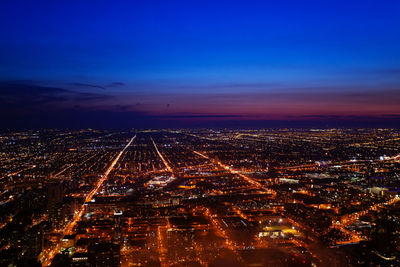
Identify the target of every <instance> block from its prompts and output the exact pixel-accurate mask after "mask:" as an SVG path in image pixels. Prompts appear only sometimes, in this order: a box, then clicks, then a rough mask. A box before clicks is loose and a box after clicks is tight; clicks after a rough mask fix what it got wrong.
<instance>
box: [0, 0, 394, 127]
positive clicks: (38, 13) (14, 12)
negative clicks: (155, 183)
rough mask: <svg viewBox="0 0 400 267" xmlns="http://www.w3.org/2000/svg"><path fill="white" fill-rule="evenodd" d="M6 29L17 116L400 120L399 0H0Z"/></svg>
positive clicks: (9, 105)
mask: <svg viewBox="0 0 400 267" xmlns="http://www.w3.org/2000/svg"><path fill="white" fill-rule="evenodd" d="M0 27H1V29H0V83H1V84H0V88H1V91H0V94H1V95H0V101H2V102H4V103H2V104H3V105H2V106H3V107H2V109H3V111H4V112H7V113H8V114H11V115H9V120H10V121H17V122H18V121H20V120H21V118H23V117H26V116H27V114H31V118H30V120H32V121H34V119H36V120H37V119H38V118H41V116H43V113H45V112H53V113H57V112H59V113H60V114H73V113H74V112H75V113H78V114H89V113H90V114H92V115H91V116H92V117H91V118H92V119H91V120H93V117H94V118H96V116H95V115H93V114H97V113H99V114H100V113H101V114H108V116H110V117H118V118H119V120H120V121H126V120H130V119H132V124H135V123H138V124H140V123H139V122H141V121H143V120H154V123H155V124H156V122H155V121H157V122H158V121H160V120H162V121H164V122H165V120H167V121H168V122H171V121H177V120H178V121H180V122H182V121H185V120H187V118H188V117H189V118H191V119H190V120H191V121H192V120H198V121H203V122H204V121H210V120H218V121H224V120H228V119H229V120H233V121H239V120H241V121H244V120H251V121H254V120H257V121H259V120H281V119H285V120H286V119H290V120H292V119H295V120H297V119H300V120H304V118H306V119H307V120H308V119H310V118H313V119H315V118H319V119H320V118H326V117H329V118H332V117H333V118H335V120H336V119H339V120H340V119H343V118H349V117H351V118H355V117H357V118H358V117H360V116H361V117H363V118H367V117H373V118H382V117H384V118H385V119H387V118H388V117H390V118H397V116H400V105H399V104H398V103H400V49H399V47H400V1H369V0H364V1H1V3H0ZM32 114H34V115H32ZM13 116H15V118H14V117H13ZM82 117H84V116H83V115H82ZM11 118H12V119H11ZM43 118H44V117H43ZM65 120H67V121H70V122H71V119H70V116H69V115H68V116H67V115H66V116H65ZM33 124H34V123H33ZM66 124H69V123H68V122H66ZM71 124H73V123H72V122H71ZM125 124H127V125H130V124H129V123H125ZM49 125H50V126H51V123H50V124H49ZM134 126H135V125H132V127H134ZM155 126H156V125H155Z"/></svg>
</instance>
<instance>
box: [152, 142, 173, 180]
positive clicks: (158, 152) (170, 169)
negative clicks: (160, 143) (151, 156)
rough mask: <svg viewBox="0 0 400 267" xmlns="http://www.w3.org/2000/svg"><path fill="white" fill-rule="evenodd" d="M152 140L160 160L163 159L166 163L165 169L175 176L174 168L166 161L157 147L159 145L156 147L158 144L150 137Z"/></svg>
mask: <svg viewBox="0 0 400 267" xmlns="http://www.w3.org/2000/svg"><path fill="white" fill-rule="evenodd" d="M150 138H151V141H152V142H153V145H154V148H155V149H156V151H157V154H158V155H159V156H160V158H161V160H162V162H163V163H164V165H165V167H166V168H167V170H168V171H169V172H170V173H171V174H173V172H174V171H173V170H172V168H171V167H170V166H169V164H168V162H167V161H166V160H165V158H164V156H163V155H162V154H161V153H160V151H159V150H158V147H157V145H156V142H154V140H153V138H152V137H150Z"/></svg>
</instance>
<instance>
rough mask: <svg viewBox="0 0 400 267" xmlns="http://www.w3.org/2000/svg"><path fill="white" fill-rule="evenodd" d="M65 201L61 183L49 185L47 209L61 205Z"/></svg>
mask: <svg viewBox="0 0 400 267" xmlns="http://www.w3.org/2000/svg"><path fill="white" fill-rule="evenodd" d="M62 200H63V186H62V184H61V183H50V184H48V185H47V208H51V207H53V206H54V205H55V204H58V203H61V202H62Z"/></svg>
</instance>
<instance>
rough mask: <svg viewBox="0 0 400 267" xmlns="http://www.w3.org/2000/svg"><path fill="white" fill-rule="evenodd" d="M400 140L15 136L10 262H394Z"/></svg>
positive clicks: (216, 134)
mask: <svg viewBox="0 0 400 267" xmlns="http://www.w3.org/2000/svg"><path fill="white" fill-rule="evenodd" d="M399 143H400V131H398V130H389V129H376V130H371V129H356V130H354V129H324V130H322V129H312V130H301V129H265V130H228V129H225V130H224V129H221V130H210V129H198V130H183V129H182V130H171V129H165V130H129V131H106V130H102V131H100V130H91V129H88V130H80V131H64V130H63V131H61V130H42V131H25V132H8V133H4V134H2V135H1V144H0V146H1V151H2V153H1V166H0V171H1V226H0V227H1V228H0V233H1V237H2V238H1V252H0V255H1V258H0V263H1V265H2V266H9V265H10V264H11V265H18V264H21V263H24V264H26V263H29V264H31V266H35V265H34V264H37V265H38V266H40V264H42V266H271V265H276V266H348V265H351V266H355V265H363V264H367V263H368V264H373V265H381V266H390V265H392V266H395V265H397V264H398V263H399V261H400V258H399V247H400V246H399V245H400V243H399V238H400V232H399V231H398V229H399V224H400V212H399V204H400V203H398V201H399V200H400V198H399V190H400V188H399V186H398V181H399V178H400V177H399V171H400V155H399V152H400V151H399ZM21 266H22V265H21ZM24 266H26V265H24Z"/></svg>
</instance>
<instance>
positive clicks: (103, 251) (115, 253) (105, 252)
mask: <svg viewBox="0 0 400 267" xmlns="http://www.w3.org/2000/svg"><path fill="white" fill-rule="evenodd" d="M88 253H89V263H90V265H91V266H96V267H97V266H120V245H118V244H113V243H98V244H93V245H91V246H89V248H88Z"/></svg>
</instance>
